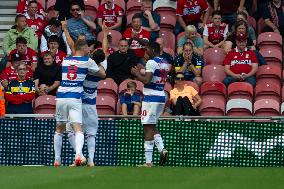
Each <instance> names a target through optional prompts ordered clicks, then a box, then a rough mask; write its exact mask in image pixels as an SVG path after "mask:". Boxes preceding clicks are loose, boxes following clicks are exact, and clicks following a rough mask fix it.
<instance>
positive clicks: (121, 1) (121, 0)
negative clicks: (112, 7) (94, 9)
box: [101, 0, 125, 11]
mask: <svg viewBox="0 0 284 189" xmlns="http://www.w3.org/2000/svg"><path fill="white" fill-rule="evenodd" d="M104 3H106V0H102V1H101V5H102V4H104ZM114 4H116V5H118V6H120V7H121V8H122V9H123V10H124V11H125V1H124V0H114Z"/></svg>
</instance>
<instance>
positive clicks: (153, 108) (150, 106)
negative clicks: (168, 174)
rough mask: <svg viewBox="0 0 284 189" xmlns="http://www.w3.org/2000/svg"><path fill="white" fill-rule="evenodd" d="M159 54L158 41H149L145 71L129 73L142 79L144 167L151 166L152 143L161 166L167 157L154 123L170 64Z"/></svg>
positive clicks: (157, 116)
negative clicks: (156, 149) (142, 72)
mask: <svg viewBox="0 0 284 189" xmlns="http://www.w3.org/2000/svg"><path fill="white" fill-rule="evenodd" d="M159 55H160V46H159V44H158V43H156V42H153V43H149V44H148V45H147V46H146V52H145V57H144V58H145V59H146V60H148V61H147V63H146V73H145V75H142V74H141V73H140V71H139V70H138V69H137V68H132V69H131V73H132V74H133V75H134V76H136V77H137V79H138V80H140V81H142V82H143V83H144V84H145V85H144V89H143V95H144V99H143V101H142V110H141V111H142V114H141V122H142V125H143V127H144V135H145V142H144V149H145V158H146V163H145V164H143V166H145V167H152V166H153V163H152V156H153V148H154V144H156V146H157V148H158V151H159V152H160V165H161V166H163V165H164V164H165V162H166V160H167V157H168V151H167V150H166V149H165V148H164V143H163V139H162V137H161V135H160V134H159V131H158V130H157V129H156V124H157V121H158V119H159V117H160V116H161V114H162V113H163V110H164V105H165V102H166V96H165V92H164V85H165V83H166V80H167V75H168V72H169V71H170V69H171V66H170V65H169V64H168V63H167V62H166V61H165V60H164V59H162V58H160V57H159Z"/></svg>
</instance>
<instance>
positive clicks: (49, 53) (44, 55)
mask: <svg viewBox="0 0 284 189" xmlns="http://www.w3.org/2000/svg"><path fill="white" fill-rule="evenodd" d="M47 56H51V57H52V58H53V56H52V54H51V52H50V51H46V52H45V53H44V54H43V58H44V57H47Z"/></svg>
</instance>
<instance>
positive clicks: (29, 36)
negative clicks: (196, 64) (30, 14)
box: [3, 15, 38, 55]
mask: <svg viewBox="0 0 284 189" xmlns="http://www.w3.org/2000/svg"><path fill="white" fill-rule="evenodd" d="M26 20H27V19H26V17H25V16H24V15H17V16H16V18H15V25H14V26H13V27H12V28H11V29H10V30H9V31H8V32H7V33H6V35H5V37H4V41H3V49H4V53H5V54H7V55H9V54H10V52H11V51H12V50H13V49H15V48H16V39H17V37H19V36H23V37H24V38H25V39H26V40H27V46H28V47H30V48H31V49H33V50H37V46H38V38H37V36H36V34H35V32H34V31H33V29H32V28H30V27H28V26H27V23H26Z"/></svg>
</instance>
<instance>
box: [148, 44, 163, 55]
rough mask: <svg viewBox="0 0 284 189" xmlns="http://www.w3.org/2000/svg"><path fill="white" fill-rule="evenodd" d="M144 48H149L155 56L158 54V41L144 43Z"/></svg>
mask: <svg viewBox="0 0 284 189" xmlns="http://www.w3.org/2000/svg"><path fill="white" fill-rule="evenodd" d="M146 48H149V49H151V50H152V52H153V53H154V55H155V56H158V55H160V45H159V43H157V42H149V43H148V44H147V45H146Z"/></svg>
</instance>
